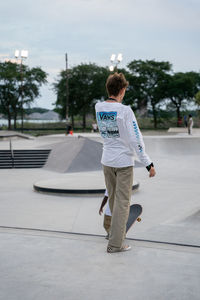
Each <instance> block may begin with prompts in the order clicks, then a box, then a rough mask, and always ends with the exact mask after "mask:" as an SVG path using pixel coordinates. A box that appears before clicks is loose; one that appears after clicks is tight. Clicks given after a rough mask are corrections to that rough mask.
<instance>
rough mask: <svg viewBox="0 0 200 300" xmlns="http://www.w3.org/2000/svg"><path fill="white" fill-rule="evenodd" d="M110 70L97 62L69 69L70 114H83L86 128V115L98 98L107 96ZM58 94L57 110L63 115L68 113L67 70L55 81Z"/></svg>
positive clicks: (84, 127) (71, 115)
mask: <svg viewBox="0 0 200 300" xmlns="http://www.w3.org/2000/svg"><path fill="white" fill-rule="evenodd" d="M108 73H109V72H108V70H107V69H106V68H103V67H99V66H97V65H96V64H81V65H78V66H75V67H74V68H72V69H70V70H69V116H70V117H71V118H72V126H74V124H73V116H74V115H82V118H83V129H86V115H87V114H88V113H89V112H92V111H93V110H94V109H93V108H94V105H95V103H96V101H97V99H101V98H102V97H105V96H106V90H105V81H106V78H107V76H108ZM54 90H55V92H56V94H57V100H56V103H55V104H56V111H57V112H58V113H60V115H61V116H62V117H65V114H66V72H65V71H61V73H60V75H59V78H58V80H57V82H56V83H54Z"/></svg>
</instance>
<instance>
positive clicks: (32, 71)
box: [0, 62, 47, 129]
mask: <svg viewBox="0 0 200 300" xmlns="http://www.w3.org/2000/svg"><path fill="white" fill-rule="evenodd" d="M46 78H47V74H46V73H45V72H44V71H43V70H42V69H41V68H40V67H35V68H29V67H28V66H25V65H19V64H16V63H11V62H4V63H0V110H1V112H2V113H3V114H5V115H6V116H7V117H8V128H9V129H11V119H12V118H13V119H14V128H16V120H17V116H18V114H19V113H20V112H21V109H22V101H21V100H22V98H23V103H24V104H25V105H29V104H30V103H31V102H33V101H34V100H35V98H37V97H38V96H40V90H39V89H40V87H41V85H42V84H44V83H46V82H47V80H46Z"/></svg>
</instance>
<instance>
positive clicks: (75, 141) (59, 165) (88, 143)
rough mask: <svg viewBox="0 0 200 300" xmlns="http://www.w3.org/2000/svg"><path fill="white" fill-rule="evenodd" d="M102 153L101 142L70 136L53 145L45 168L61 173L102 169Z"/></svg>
mask: <svg viewBox="0 0 200 300" xmlns="http://www.w3.org/2000/svg"><path fill="white" fill-rule="evenodd" d="M101 155H102V144H101V143H99V142H96V141H92V140H90V139H87V138H82V137H79V138H73V137H72V138H71V137H70V138H68V139H67V140H66V141H64V142H62V143H56V144H55V145H52V151H51V154H50V155H49V158H48V160H47V162H46V164H45V166H44V169H47V170H51V171H55V172H60V173H73V172H88V171H97V170H102V165H101Z"/></svg>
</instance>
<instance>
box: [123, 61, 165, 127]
mask: <svg viewBox="0 0 200 300" xmlns="http://www.w3.org/2000/svg"><path fill="white" fill-rule="evenodd" d="M128 69H129V70H130V72H131V75H132V79H131V81H130V91H132V93H133V98H134V99H135V100H136V102H137V109H138V110H140V111H141V110H145V109H146V110H147V105H148V103H149V104H150V105H151V107H152V110H153V118H154V127H155V128H157V107H158V104H159V103H160V101H161V100H163V99H164V93H163V88H164V82H165V81H166V76H167V74H168V73H169V72H170V71H171V64H170V63H169V62H164V61H163V62H162V61H161V62H157V61H155V60H146V61H143V60H134V61H132V62H130V63H129V64H128Z"/></svg>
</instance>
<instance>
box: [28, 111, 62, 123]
mask: <svg viewBox="0 0 200 300" xmlns="http://www.w3.org/2000/svg"><path fill="white" fill-rule="evenodd" d="M28 119H29V120H54V121H59V120H60V117H59V114H58V113H57V112H55V111H52V110H49V111H47V112H45V113H42V114H41V113H32V114H30V115H29V116H28Z"/></svg>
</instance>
